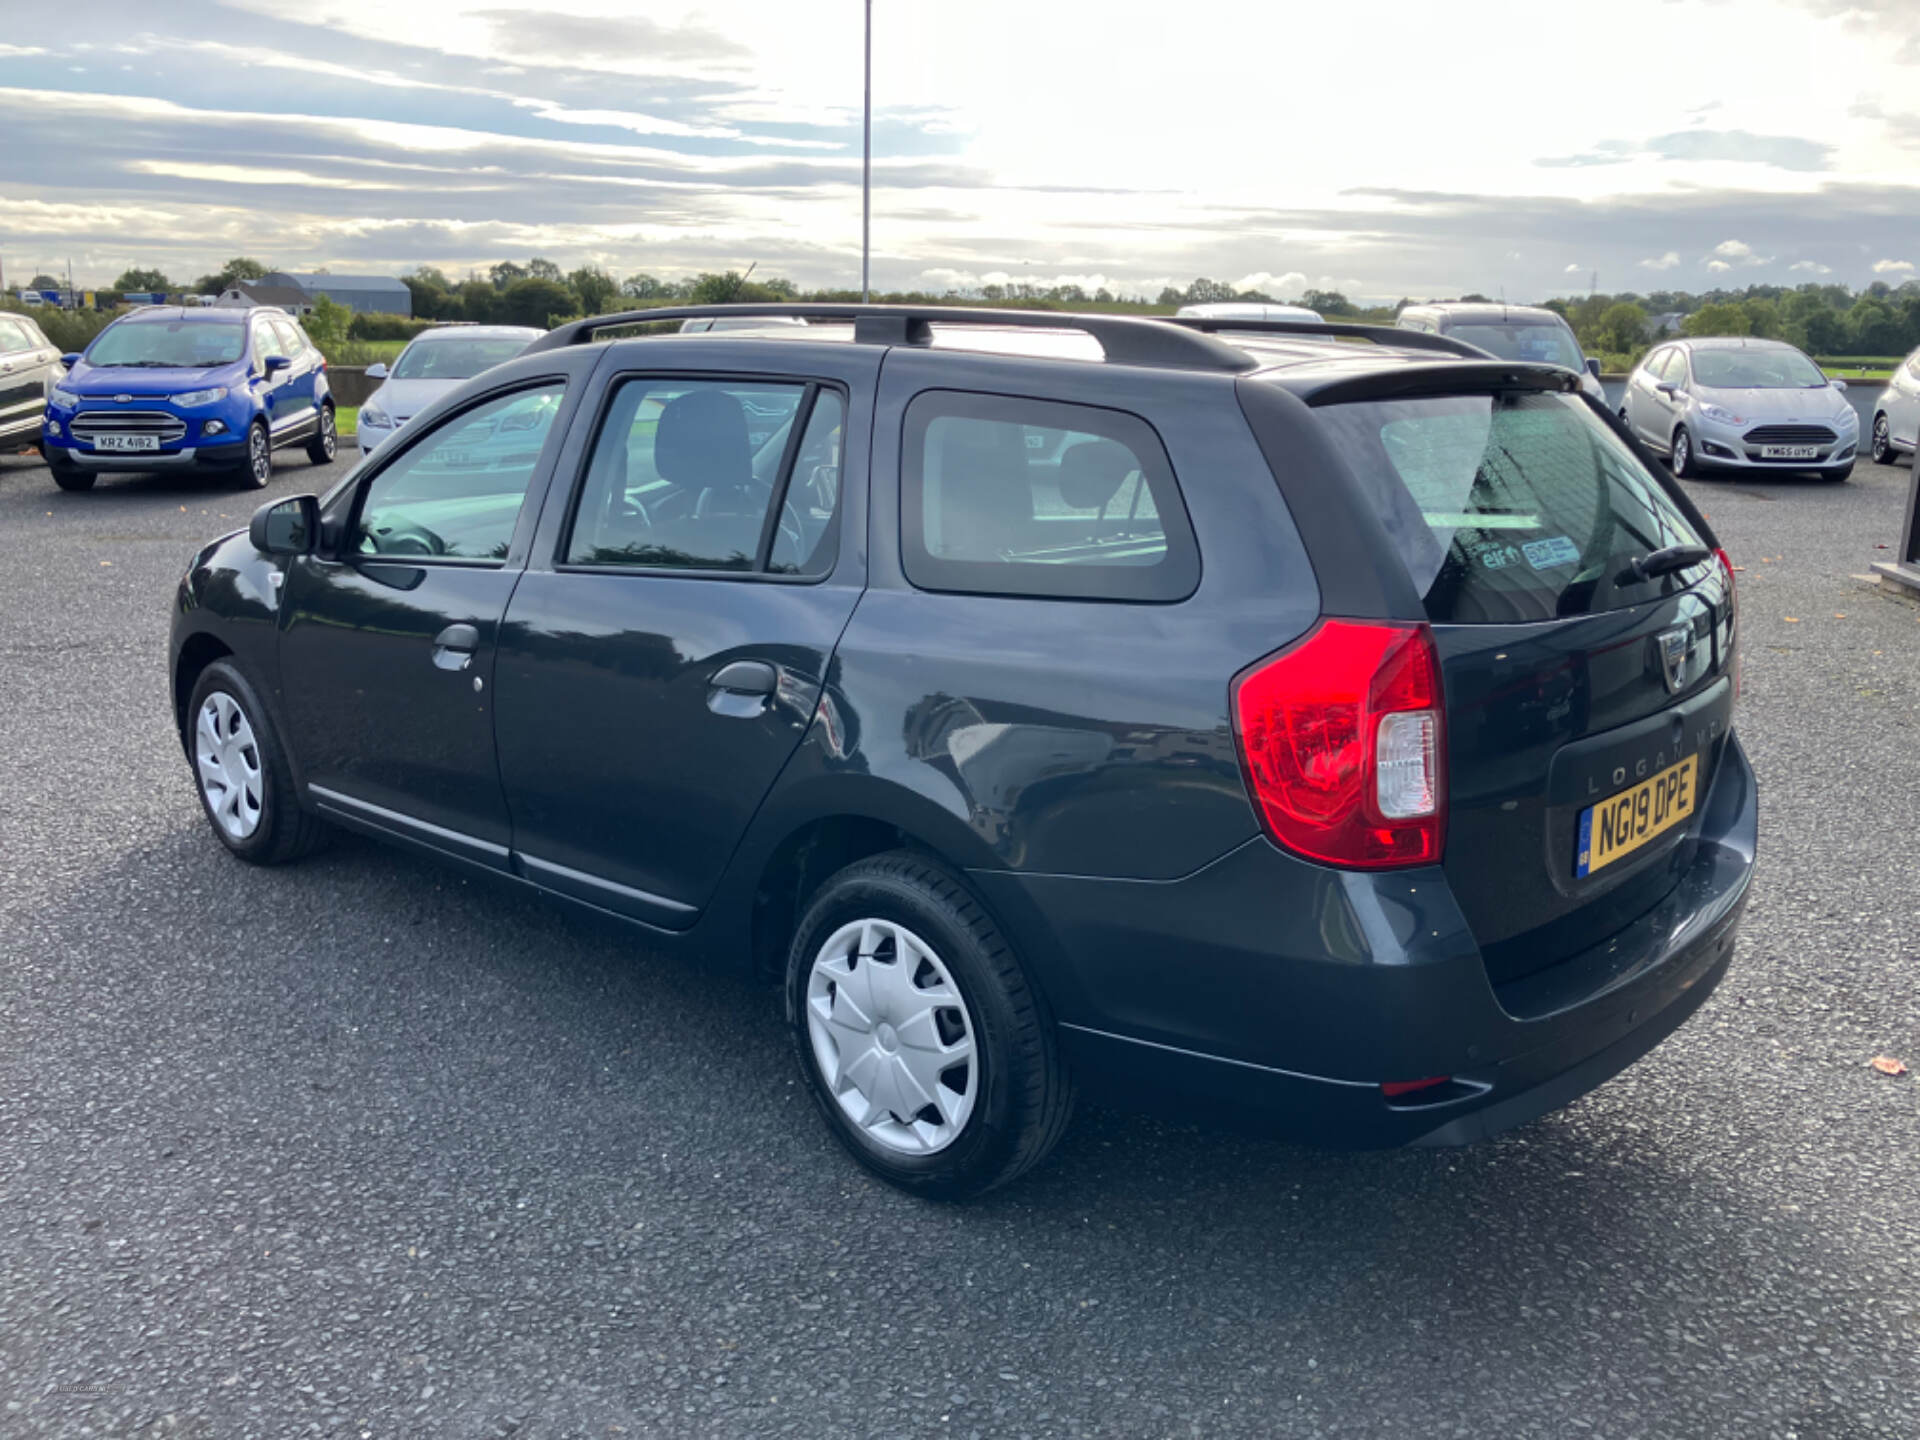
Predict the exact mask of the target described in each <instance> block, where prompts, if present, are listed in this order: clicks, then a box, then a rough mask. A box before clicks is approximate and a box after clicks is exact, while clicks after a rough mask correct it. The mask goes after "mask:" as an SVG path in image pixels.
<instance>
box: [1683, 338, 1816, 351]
mask: <svg viewBox="0 0 1920 1440" xmlns="http://www.w3.org/2000/svg"><path fill="white" fill-rule="evenodd" d="M1670 343H1672V344H1675V345H1682V346H1685V347H1686V348H1687V349H1689V350H1791V351H1793V353H1794V354H1796V355H1801V354H1804V353H1805V352H1804V351H1803V350H1801V349H1800V347H1799V346H1798V345H1790V344H1788V343H1787V342H1786V341H1785V340H1763V339H1761V338H1760V337H1759V336H1757V335H1687V336H1683V337H1682V338H1680V339H1678V340H1674V341H1672V342H1670Z"/></svg>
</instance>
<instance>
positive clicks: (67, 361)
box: [60, 350, 80, 370]
mask: <svg viewBox="0 0 1920 1440" xmlns="http://www.w3.org/2000/svg"><path fill="white" fill-rule="evenodd" d="M60 363H61V364H62V365H64V366H66V367H67V369H69V370H71V369H72V368H73V367H74V366H76V365H78V364H79V363H80V352H79V351H78V350H76V351H74V352H73V353H72V354H71V355H62V356H61V357H60Z"/></svg>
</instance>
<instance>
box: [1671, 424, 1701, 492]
mask: <svg viewBox="0 0 1920 1440" xmlns="http://www.w3.org/2000/svg"><path fill="white" fill-rule="evenodd" d="M1667 468H1669V469H1670V470H1672V471H1673V473H1674V474H1675V475H1676V476H1677V477H1679V478H1680V479H1682V480H1691V479H1693V478H1694V477H1695V476H1696V475H1698V474H1699V473H1700V471H1699V469H1698V467H1697V466H1696V465H1695V463H1694V459H1693V437H1692V436H1691V435H1689V434H1687V427H1686V426H1684V425H1682V426H1681V427H1680V428H1679V429H1678V430H1676V431H1674V432H1673V455H1672V458H1671V459H1670V460H1669V461H1668V462H1667Z"/></svg>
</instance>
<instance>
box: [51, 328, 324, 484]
mask: <svg viewBox="0 0 1920 1440" xmlns="http://www.w3.org/2000/svg"><path fill="white" fill-rule="evenodd" d="M64 358H65V360H66V363H67V366H68V372H67V378H66V379H65V380H63V381H61V382H60V384H59V385H57V386H56V387H54V390H53V393H52V396H51V398H50V400H49V401H48V404H47V415H46V420H45V423H44V425H43V426H42V437H41V450H42V453H44V454H45V455H46V457H47V465H48V468H50V469H51V470H52V471H53V478H54V482H55V483H56V484H58V485H59V487H60V488H61V489H62V490H86V489H90V488H91V487H92V485H93V481H94V477H95V476H97V475H99V474H100V473H101V472H103V471H108V470H139V471H154V470H195V471H218V472H221V473H223V474H230V475H232V476H234V477H235V478H236V479H237V480H239V481H241V482H242V483H244V484H245V485H247V486H250V487H252V488H254V489H258V488H259V487H261V486H263V485H265V484H266V483H267V480H268V478H269V477H270V476H271V475H272V473H273V452H274V451H275V450H278V449H283V448H285V447H286V446H289V445H304V446H305V447H306V452H307V458H308V459H310V460H312V461H313V462H314V464H316V465H324V464H326V463H327V462H328V461H329V460H331V459H333V452H334V447H335V443H336V441H335V436H334V427H333V397H332V396H331V395H330V394H329V393H328V390H327V374H326V371H327V362H326V361H325V359H323V358H322V357H321V354H320V352H319V350H317V349H316V348H315V347H314V344H313V342H312V341H311V340H309V339H307V337H306V335H305V334H304V333H303V332H302V331H301V329H300V327H299V326H298V325H296V324H294V323H293V321H292V320H291V319H289V318H288V317H287V316H286V315H285V314H283V313H282V312H280V311H278V310H271V309H232V310H226V309H207V310H188V309H182V308H180V307H177V306H171V305H156V306H153V307H151V308H150V309H145V310H137V311H135V312H134V313H133V314H131V315H126V316H122V317H121V318H120V319H118V320H116V321H114V322H113V323H112V324H111V325H109V326H108V327H107V328H106V329H104V330H102V331H101V332H100V333H99V334H98V335H96V336H95V337H94V340H93V343H92V344H91V345H89V346H88V347H87V349H86V353H85V354H83V355H68V356H66V357H64Z"/></svg>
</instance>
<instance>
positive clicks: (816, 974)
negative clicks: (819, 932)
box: [807, 920, 980, 1155]
mask: <svg viewBox="0 0 1920 1440" xmlns="http://www.w3.org/2000/svg"><path fill="white" fill-rule="evenodd" d="M807 1034H808V1036H809V1038H810V1039H811V1040H812V1042H813V1057H814V1059H815V1060H816V1061H817V1062H818V1063H819V1066H820V1074H821V1076H822V1077H823V1078H824V1079H825V1080H826V1082H827V1089H828V1090H829V1091H830V1092H831V1093H832V1095H833V1098H834V1100H835V1102H836V1103H837V1104H838V1105H839V1106H840V1109H841V1110H842V1112H844V1113H845V1115H846V1117H847V1118H848V1119H849V1120H851V1121H852V1122H853V1123H854V1124H855V1125H857V1126H859V1127H860V1128H861V1129H862V1130H864V1131H865V1132H866V1133H867V1134H868V1135H870V1136H872V1137H873V1139H874V1140H875V1141H877V1142H878V1143H880V1144H881V1145H884V1146H885V1147H886V1148H887V1149H889V1150H898V1151H900V1152H902V1153H903V1154H909V1155H925V1154H928V1153H930V1152H932V1151H935V1150H941V1149H944V1148H945V1147H946V1146H948V1145H951V1144H952V1143H953V1141H954V1139H955V1137H956V1136H958V1135H959V1134H960V1132H961V1130H963V1129H964V1128H965V1127H966V1123H967V1117H968V1116H970V1115H971V1114H972V1113H973V1102H974V1097H975V1096H976V1094H977V1093H978V1091H979V1087H980V1067H979V1064H978V1063H977V1062H976V1060H975V1058H974V1039H973V1018H972V1016H970V1015H969V1014H968V1013H967V1006H966V1002H965V1001H964V1000H962V999H961V998H960V988H959V986H957V985H955V984H954V983H953V977H952V976H951V975H949V974H948V973H947V967H946V966H945V965H943V964H941V963H940V957H939V956H938V955H936V954H934V952H933V949H932V947H931V946H929V945H928V944H927V943H926V941H924V940H922V939H921V938H920V937H919V936H917V935H915V934H914V933H913V932H912V931H911V930H909V929H907V928H906V927H905V926H903V925H896V924H894V923H893V922H892V921H891V920H855V921H853V922H852V923H851V924H848V925H842V926H841V927H840V928H839V929H838V930H836V931H834V932H833V934H832V935H830V936H829V937H828V938H827V942H826V944H824V945H822V946H821V947H820V951H819V953H818V954H817V955H815V956H814V959H813V970H812V972H811V973H810V974H809V975H808V977H807Z"/></svg>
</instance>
